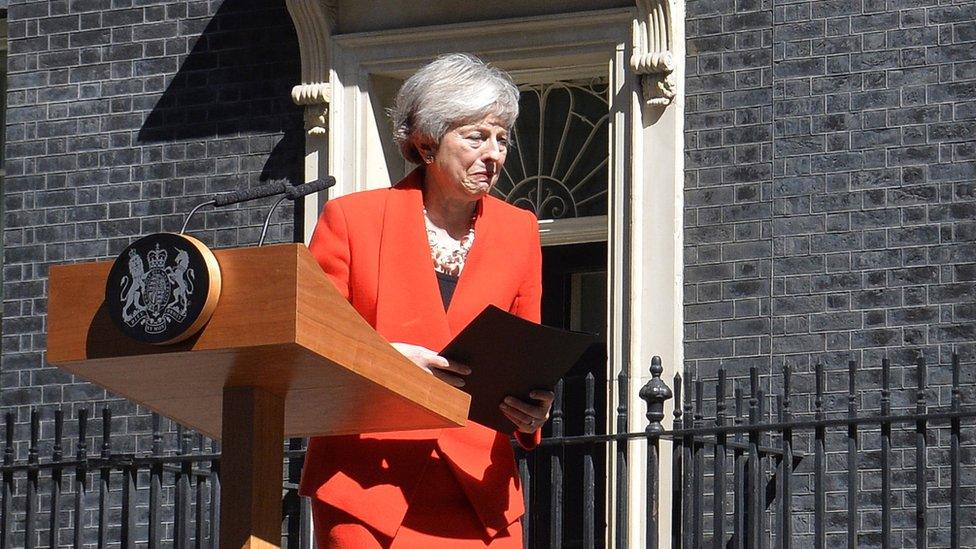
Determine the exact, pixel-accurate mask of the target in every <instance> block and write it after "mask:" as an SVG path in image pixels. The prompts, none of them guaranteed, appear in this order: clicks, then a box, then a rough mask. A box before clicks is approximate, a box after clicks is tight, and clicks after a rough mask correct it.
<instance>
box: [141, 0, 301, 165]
mask: <svg viewBox="0 0 976 549" xmlns="http://www.w3.org/2000/svg"><path fill="white" fill-rule="evenodd" d="M180 24H182V22H180ZM188 34H190V36H187V38H188V39H189V40H190V41H191V42H192V41H193V40H194V37H193V35H192V32H190V33H188ZM300 63H301V58H300V53H299V48H298V38H297V37H296V34H295V28H294V26H293V24H292V21H291V18H290V17H289V16H288V12H287V10H286V9H285V6H284V3H283V2H280V1H276V0H225V2H224V3H223V4H221V6H220V8H219V9H218V10H217V13H215V14H214V15H213V17H212V18H211V19H210V20H209V22H208V23H207V26H206V28H205V29H203V31H202V32H201V33H200V35H199V37H197V38H196V42H195V44H193V48H192V50H191V51H190V52H189V54H188V55H187V57H186V59H185V60H184V61H183V64H182V65H181V66H180V67H179V70H178V72H177V73H176V75H175V76H174V77H173V79H172V81H171V82H170V83H169V86H168V87H167V88H166V91H164V92H163V94H162V97H160V98H159V101H158V102H157V103H156V105H155V106H154V107H153V109H152V111H151V112H150V113H149V116H148V117H147V118H146V121H145V122H144V123H143V125H142V128H141V129H140V130H139V135H138V139H139V141H140V142H143V143H152V142H170V141H176V140H186V139H194V138H214V137H231V136H237V135H240V134H282V137H281V138H280V139H279V140H278V142H277V144H276V145H275V146H274V148H273V150H271V151H270V154H269V153H267V152H266V151H253V153H254V154H261V155H263V154H268V157H267V161H266V162H265V163H264V166H263V168H262V170H261V175H260V179H261V180H262V181H263V180H268V179H284V178H288V179H289V180H290V181H291V182H292V183H293V184H298V183H301V182H302V181H301V180H302V176H301V167H302V160H301V158H302V152H303V150H304V139H303V137H304V130H303V122H302V110H301V108H300V107H298V106H296V105H295V104H293V103H292V101H291V98H290V93H291V88H292V86H294V85H295V84H296V83H298V82H299V80H300V78H301V70H300V67H301V64H300ZM235 152H243V153H244V154H247V151H235Z"/></svg>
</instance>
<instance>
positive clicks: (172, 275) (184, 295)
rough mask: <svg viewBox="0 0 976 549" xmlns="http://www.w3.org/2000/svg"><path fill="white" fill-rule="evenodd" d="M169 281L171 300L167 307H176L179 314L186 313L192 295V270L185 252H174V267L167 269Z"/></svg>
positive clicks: (188, 255) (188, 256)
mask: <svg viewBox="0 0 976 549" xmlns="http://www.w3.org/2000/svg"><path fill="white" fill-rule="evenodd" d="M167 271H168V273H167V274H168V275H169V279H170V280H171V281H172V282H173V285H174V288H173V300H172V301H170V303H169V306H170V307H172V306H176V308H177V309H179V310H180V311H181V312H184V313H185V312H186V305H187V301H188V299H189V296H190V295H191V294H192V293H193V278H194V276H195V275H194V273H193V269H191V268H190V254H188V253H186V250H179V249H178V250H176V267H175V268H174V267H170V268H168V269H167Z"/></svg>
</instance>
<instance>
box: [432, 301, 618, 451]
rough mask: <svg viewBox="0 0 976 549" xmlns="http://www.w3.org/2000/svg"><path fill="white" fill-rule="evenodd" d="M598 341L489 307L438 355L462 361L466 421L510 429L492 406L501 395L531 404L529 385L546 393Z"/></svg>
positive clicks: (509, 424) (498, 428)
mask: <svg viewBox="0 0 976 549" xmlns="http://www.w3.org/2000/svg"><path fill="white" fill-rule="evenodd" d="M600 345H602V342H601V340H600V338H598V337H597V336H595V335H591V334H584V333H580V332H571V331H567V330H560V329H558V328H552V327H549V326H543V325H541V324H536V323H534V322H530V321H528V320H525V319H523V318H520V317H517V316H515V315H512V314H509V313H507V312H505V311H503V310H501V309H499V308H498V307H495V306H492V305H489V306H488V307H486V308H485V310H483V311H481V313H480V314H479V315H478V316H477V317H475V319H474V320H472V321H471V323H470V324H468V325H467V326H466V327H465V328H464V329H463V330H462V331H461V333H459V334H458V335H457V337H455V338H454V339H453V340H452V341H451V342H450V343H448V344H447V346H446V347H444V349H443V350H442V351H441V352H440V353H439V354H440V355H441V356H443V357H445V358H447V359H448V360H453V361H457V362H460V363H462V364H466V365H468V366H469V367H470V368H471V374H469V375H468V376H466V377H465V378H464V380H465V381H464V387H461V390H462V391H465V392H466V393H468V394H470V395H471V410H470V412H469V413H468V419H470V420H472V421H476V422H478V423H480V424H482V425H484V426H486V427H491V428H492V429H495V430H496V431H500V432H503V433H511V432H512V431H514V429H515V426H514V424H513V423H512V422H511V421H509V419H508V418H507V417H505V415H504V414H502V412H501V410H499V409H498V405H499V404H500V403H501V402H502V400H503V399H504V398H505V397H506V396H509V395H511V396H514V397H518V398H521V399H522V400H525V401H527V402H532V400H531V399H530V398H529V393H530V392H531V391H532V390H534V389H544V390H547V391H551V390H552V389H553V387H555V386H556V382H558V381H559V379H560V378H562V377H563V376H565V375H566V373H567V372H569V371H570V369H572V368H573V367H574V366H576V365H577V363H579V362H580V361H581V360H584V359H585V358H587V357H588V358H589V359H590V360H592V359H593V357H594V356H602V353H593V352H588V351H591V350H592V349H594V348H595V347H598V346H600Z"/></svg>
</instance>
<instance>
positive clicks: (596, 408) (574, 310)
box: [528, 242, 608, 547]
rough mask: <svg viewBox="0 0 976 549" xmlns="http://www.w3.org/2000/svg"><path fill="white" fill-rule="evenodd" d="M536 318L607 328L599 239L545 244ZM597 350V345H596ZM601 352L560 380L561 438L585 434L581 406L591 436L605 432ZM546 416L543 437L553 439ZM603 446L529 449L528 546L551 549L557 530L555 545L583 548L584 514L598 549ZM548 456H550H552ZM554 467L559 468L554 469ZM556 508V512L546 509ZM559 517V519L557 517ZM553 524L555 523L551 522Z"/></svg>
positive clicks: (602, 525) (599, 330)
mask: <svg viewBox="0 0 976 549" xmlns="http://www.w3.org/2000/svg"><path fill="white" fill-rule="evenodd" d="M542 269H543V275H542V276H543V280H542V287H543V292H542V322H543V324H547V325H550V326H557V327H560V328H565V329H570V330H577V331H585V332H590V333H595V334H598V335H600V336H601V337H602V338H603V339H604V341H606V331H607V243H606V242H594V243H585V244H568V245H560V246H546V247H544V248H543V255H542ZM604 347H605V346H604ZM587 374H592V375H593V378H594V384H593V389H594V390H593V401H592V406H588V405H587V398H586V377H587ZM607 383H608V376H607V361H606V355H605V352H603V351H601V352H599V353H597V354H596V355H594V356H592V357H587V358H586V359H584V360H582V361H581V362H580V363H579V364H578V365H577V366H576V367H575V368H574V369H573V370H572V371H570V373H569V374H568V375H567V376H566V377H564V378H563V401H562V410H561V411H562V414H561V419H562V435H563V436H573V435H582V434H585V424H586V419H587V415H588V413H587V408H591V411H590V412H589V415H590V417H592V419H593V424H594V429H595V434H605V433H606V426H607V395H608V390H607V389H608V387H607ZM553 429H554V424H553V422H552V421H550V422H549V423H548V424H547V425H546V427H545V428H544V431H543V436H544V437H552V436H553V434H554V433H553ZM605 448H606V446H605V445H602V444H594V445H575V446H565V447H561V446H558V445H557V446H551V447H547V448H544V449H540V450H537V451H534V452H531V453H530V454H529V458H528V459H529V461H528V468H529V472H530V475H531V481H530V483H529V498H530V502H529V505H530V512H531V516H530V520H529V532H528V534H529V540H530V542H531V543H530V545H531V546H532V547H551V546H552V540H553V528H558V530H559V531H560V532H561V537H562V543H561V546H562V547H583V546H584V544H583V534H584V532H583V524H584V514H586V513H590V512H592V513H593V516H594V518H595V520H594V524H595V537H596V546H597V547H603V546H604V542H603V540H604V537H605V532H606V521H605V515H606V505H605V500H606V480H605V479H606V468H607V464H606V455H605ZM587 457H589V459H592V462H593V466H594V467H593V468H594V473H595V475H594V478H595V479H596V483H595V490H594V497H593V501H589V502H588V501H586V499H587V498H586V497H585V496H584V473H583V471H584V460H585V459H586V458H587ZM554 458H555V459H554ZM554 470H555V471H557V476H559V477H561V487H560V492H561V501H554V497H553V486H554V484H555V483H557V482H559V481H557V480H555V479H554V478H553V471H554ZM560 470H561V471H560ZM557 506H558V507H559V508H560V509H561V513H556V512H554V510H555V509H556V508H557ZM560 514H561V519H560V520H557V517H558V516H559V515H560ZM557 522H558V523H559V524H556V523H557Z"/></svg>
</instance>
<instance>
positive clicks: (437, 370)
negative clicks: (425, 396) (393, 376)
mask: <svg viewBox="0 0 976 549" xmlns="http://www.w3.org/2000/svg"><path fill="white" fill-rule="evenodd" d="M390 345H392V346H393V348H394V349H396V350H397V351H400V354H401V355H403V356H405V357H407V359H409V360H410V362H413V363H414V364H416V365H417V366H419V367H420V368H421V369H423V370H426V371H427V372H429V373H430V374H433V376H434V377H436V378H437V379H440V380H441V381H446V382H447V383H449V384H451V385H453V386H455V387H463V386H464V378H463V377H461V376H466V375H468V374H470V373H471V368H468V367H467V366H465V365H464V364H460V363H457V362H453V361H450V360H448V359H446V358H444V357H442V356H440V355H439V354H437V353H435V352H434V351H431V350H430V349H428V348H427V347H421V346H420V345H412V344H410V343H391V344H390Z"/></svg>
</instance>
